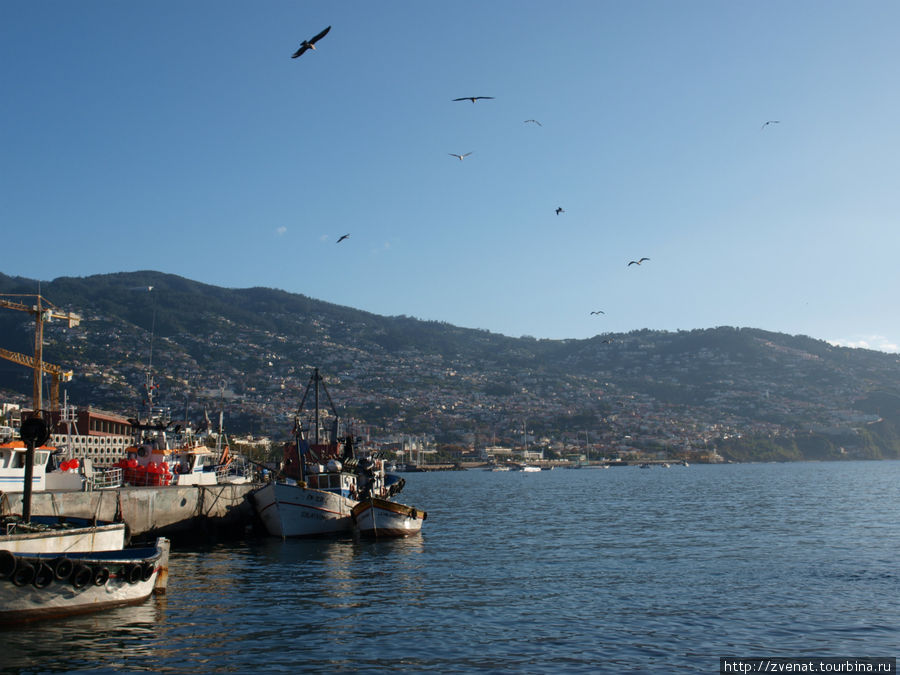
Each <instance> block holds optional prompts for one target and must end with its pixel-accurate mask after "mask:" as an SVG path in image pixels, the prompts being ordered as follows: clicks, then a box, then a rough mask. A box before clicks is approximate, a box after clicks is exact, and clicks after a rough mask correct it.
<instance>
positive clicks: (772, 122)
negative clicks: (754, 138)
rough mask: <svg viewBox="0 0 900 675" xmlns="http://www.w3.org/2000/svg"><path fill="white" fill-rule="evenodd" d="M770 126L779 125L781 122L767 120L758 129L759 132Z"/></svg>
mask: <svg viewBox="0 0 900 675" xmlns="http://www.w3.org/2000/svg"><path fill="white" fill-rule="evenodd" d="M770 124H781V120H769V121H768V122H766V123H765V124H763V125H762V126H761V127H760V128H759V130H760V131H762V130H763V129H765V128H766V127H767V126H769V125H770Z"/></svg>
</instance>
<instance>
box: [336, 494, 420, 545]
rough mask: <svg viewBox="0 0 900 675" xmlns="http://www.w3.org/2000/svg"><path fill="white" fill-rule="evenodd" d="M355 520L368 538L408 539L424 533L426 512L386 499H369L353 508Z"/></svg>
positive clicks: (361, 531)
mask: <svg viewBox="0 0 900 675" xmlns="http://www.w3.org/2000/svg"><path fill="white" fill-rule="evenodd" d="M352 515H353V520H354V522H355V523H356V528H357V529H358V530H359V533H360V534H361V535H363V536H366V537H406V536H408V535H411V534H417V533H419V532H421V531H422V523H424V522H425V519H426V518H427V517H428V514H427V513H426V512H425V511H421V510H419V509H416V508H414V507H412V506H407V505H405V504H398V503H397V502H391V501H388V500H386V499H378V498H375V499H367V500H366V501H363V502H359V503H358V504H357V505H356V506H354V507H353V511H352Z"/></svg>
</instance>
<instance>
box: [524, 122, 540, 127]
mask: <svg viewBox="0 0 900 675" xmlns="http://www.w3.org/2000/svg"><path fill="white" fill-rule="evenodd" d="M529 122H533V123H534V124H537V125H538V126H539V127H542V126H544V125H543V124H541V123H540V122H538V121H537V120H525V121H524V122H523V124H528V123H529Z"/></svg>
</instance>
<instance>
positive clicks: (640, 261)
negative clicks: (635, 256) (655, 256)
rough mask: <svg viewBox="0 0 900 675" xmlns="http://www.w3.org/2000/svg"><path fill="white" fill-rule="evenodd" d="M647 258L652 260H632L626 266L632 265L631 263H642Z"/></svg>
mask: <svg viewBox="0 0 900 675" xmlns="http://www.w3.org/2000/svg"><path fill="white" fill-rule="evenodd" d="M645 260H650V258H641V259H640V260H632V261H631V262H630V263H628V264H627V265H625V267H631V265H640V264H641V263H642V262H644V261H645Z"/></svg>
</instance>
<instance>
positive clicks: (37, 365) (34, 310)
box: [0, 295, 81, 415]
mask: <svg viewBox="0 0 900 675" xmlns="http://www.w3.org/2000/svg"><path fill="white" fill-rule="evenodd" d="M7 297H28V298H35V299H36V302H35V304H33V305H27V304H24V303H22V302H18V301H15V300H4V299H3V298H0V307H5V308H7V309H15V310H18V311H20V312H28V313H29V314H31V315H32V316H34V358H33V368H34V389H33V398H34V402H33V404H32V407H33V408H34V413H35V414H36V415H42V414H43V413H42V409H43V407H44V406H43V401H42V399H41V397H42V393H41V389H42V387H41V382H42V376H43V373H44V367H43V361H44V358H43V351H44V323H45V322H46V321H53V320H54V319H61V320H63V321H68V323H69V328H73V327H75V326H77V325H78V324H79V323H81V316H80V315H78V314H75V313H74V312H62V311H61V310H59V309H57V308H56V307H55V306H54V305H53V303H51V302H49V301H48V300H46V299H45V298H44V297H43V296H41V295H27V296H15V295H8V296H7ZM45 303H46V304H45ZM51 375H52V373H51ZM57 384H58V383H57Z"/></svg>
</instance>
